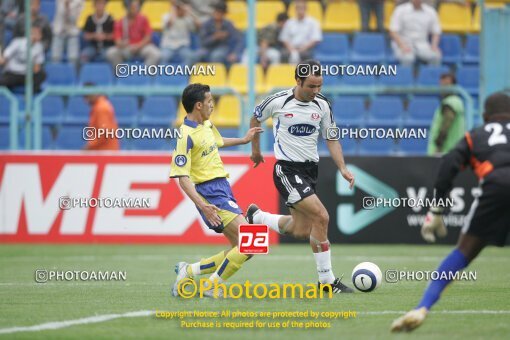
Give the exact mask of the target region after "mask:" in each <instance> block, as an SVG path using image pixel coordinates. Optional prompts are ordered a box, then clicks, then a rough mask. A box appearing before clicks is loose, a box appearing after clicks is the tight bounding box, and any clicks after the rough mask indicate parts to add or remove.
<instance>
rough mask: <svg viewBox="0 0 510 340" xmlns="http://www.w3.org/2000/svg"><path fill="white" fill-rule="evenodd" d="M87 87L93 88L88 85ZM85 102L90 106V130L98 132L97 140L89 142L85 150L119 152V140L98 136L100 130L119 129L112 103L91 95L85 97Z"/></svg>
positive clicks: (104, 98) (102, 135) (101, 96)
mask: <svg viewBox="0 0 510 340" xmlns="http://www.w3.org/2000/svg"><path fill="white" fill-rule="evenodd" d="M85 86H93V84H91V83H86V84H85ZM85 101H86V102H87V103H88V104H89V106H90V119H89V124H88V128H90V129H93V130H95V131H96V134H95V135H96V138H95V139H92V140H89V141H88V142H87V144H86V145H85V146H84V147H83V150H119V149H120V148H119V141H118V139H117V138H109V137H108V136H105V135H106V134H100V136H99V137H98V135H99V134H97V130H98V129H108V130H116V129H117V128H118V125H117V120H116V119H115V111H114V109H113V105H112V104H111V103H110V101H109V100H108V99H107V98H106V97H105V96H103V95H100V94H91V95H88V96H85Z"/></svg>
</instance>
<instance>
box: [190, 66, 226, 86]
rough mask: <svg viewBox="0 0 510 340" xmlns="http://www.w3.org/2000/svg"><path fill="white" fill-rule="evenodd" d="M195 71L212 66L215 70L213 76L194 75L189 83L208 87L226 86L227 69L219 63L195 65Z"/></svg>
mask: <svg viewBox="0 0 510 340" xmlns="http://www.w3.org/2000/svg"><path fill="white" fill-rule="evenodd" d="M195 65H196V66H197V69H200V68H201V67H204V69H207V66H212V67H214V69H215V70H216V74H215V75H210V74H205V75H203V74H194V75H192V76H191V77H190V83H201V84H207V85H209V86H212V87H214V86H219V87H223V86H226V85H227V68H226V67H225V65H224V64H220V63H208V64H195Z"/></svg>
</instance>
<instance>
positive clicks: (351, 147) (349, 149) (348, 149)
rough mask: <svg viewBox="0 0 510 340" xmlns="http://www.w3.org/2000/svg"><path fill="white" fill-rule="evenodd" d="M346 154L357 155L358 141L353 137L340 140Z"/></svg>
mask: <svg viewBox="0 0 510 340" xmlns="http://www.w3.org/2000/svg"><path fill="white" fill-rule="evenodd" d="M340 144H341V145H342V151H343V153H344V155H356V154H357V153H358V142H357V141H356V139H353V138H344V139H341V140H340Z"/></svg>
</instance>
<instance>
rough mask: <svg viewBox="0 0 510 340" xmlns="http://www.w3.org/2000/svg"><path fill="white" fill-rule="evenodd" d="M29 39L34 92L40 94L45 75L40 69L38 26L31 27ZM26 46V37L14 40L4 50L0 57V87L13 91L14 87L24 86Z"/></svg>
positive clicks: (39, 30) (41, 52)
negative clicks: (1, 68)
mask: <svg viewBox="0 0 510 340" xmlns="http://www.w3.org/2000/svg"><path fill="white" fill-rule="evenodd" d="M31 38H32V39H31V40H32V44H31V45H32V63H33V70H34V71H33V72H34V73H33V74H34V78H33V82H34V92H40V91H41V84H42V82H43V81H44V79H45V78H46V74H45V73H44V70H43V68H42V65H43V63H44V48H43V45H42V43H41V29H40V28H39V26H33V27H32V31H31ZM27 46H28V39H27V37H19V38H14V39H13V40H12V41H11V43H10V44H9V45H8V46H7V48H6V49H5V51H4V53H3V55H2V56H0V65H4V70H3V73H2V75H1V76H0V86H6V87H8V88H9V89H13V88H14V87H16V86H23V85H25V75H26V73H27V68H28V64H27V55H26V54H27Z"/></svg>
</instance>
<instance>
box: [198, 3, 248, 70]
mask: <svg viewBox="0 0 510 340" xmlns="http://www.w3.org/2000/svg"><path fill="white" fill-rule="evenodd" d="M226 14H227V5H226V4H225V3H221V2H220V3H218V4H216V5H214V12H213V17H212V18H211V19H209V20H207V21H206V22H204V24H203V25H202V28H201V29H200V42H201V49H200V50H199V51H198V54H197V59H198V61H209V62H212V63H224V64H231V63H235V62H237V61H238V55H239V53H240V50H241V49H242V39H241V36H240V33H239V32H238V31H237V29H236V28H235V27H234V25H233V24H232V22H230V21H229V20H227V19H225V15H226Z"/></svg>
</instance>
